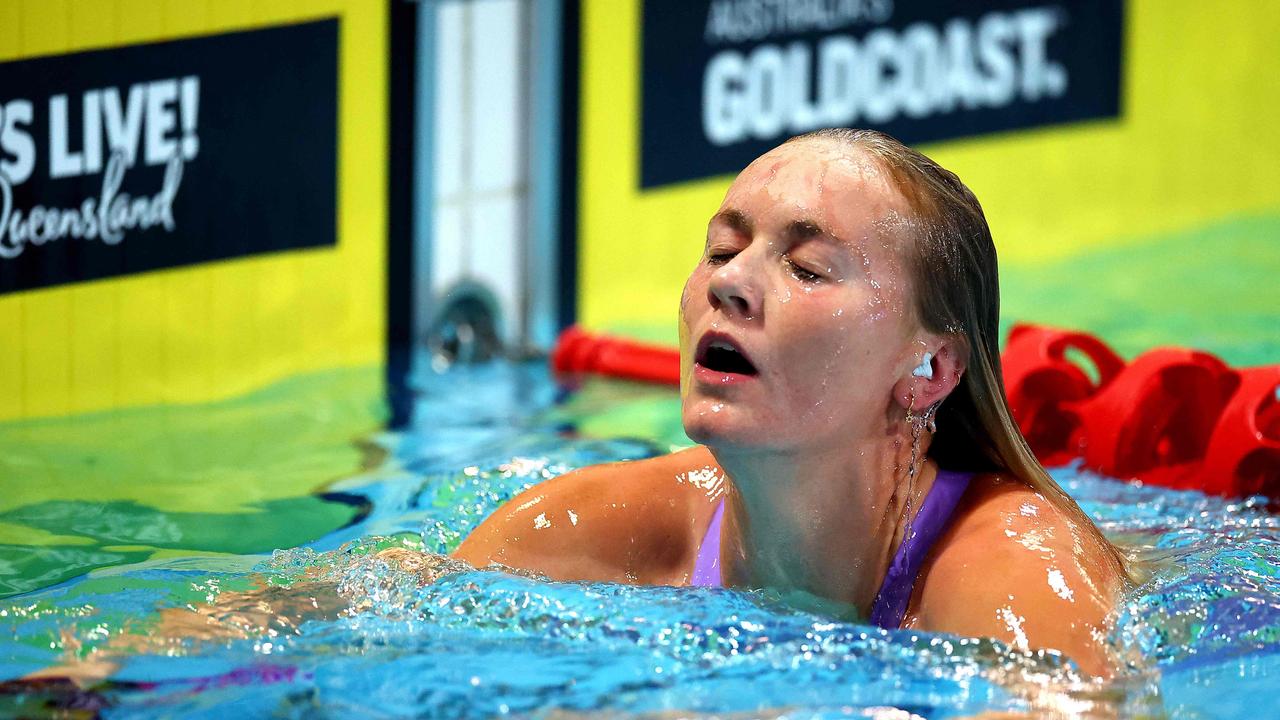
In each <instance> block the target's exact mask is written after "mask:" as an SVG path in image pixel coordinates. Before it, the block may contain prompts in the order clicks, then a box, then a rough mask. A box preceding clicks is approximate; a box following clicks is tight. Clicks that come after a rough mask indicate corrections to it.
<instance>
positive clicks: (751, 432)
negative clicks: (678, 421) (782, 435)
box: [682, 408, 766, 450]
mask: <svg viewBox="0 0 1280 720" xmlns="http://www.w3.org/2000/svg"><path fill="white" fill-rule="evenodd" d="M733 415H734V413H733V412H732V411H731V410H730V409H729V408H725V409H724V410H723V411H721V412H718V413H715V414H713V413H712V412H711V411H710V410H706V411H703V410H694V411H691V412H690V411H686V412H685V413H684V414H683V416H682V420H683V423H682V424H683V425H684V434H685V435H688V436H689V439H690V440H692V441H694V442H696V443H698V444H699V445H706V446H707V447H709V448H724V449H726V450H727V449H731V448H748V447H760V446H761V445H763V444H764V442H765V438H764V437H762V435H763V434H766V433H762V431H761V429H760V428H757V427H754V426H747V425H745V424H744V423H742V422H741V421H740V420H741V419H740V418H735V417H733Z"/></svg>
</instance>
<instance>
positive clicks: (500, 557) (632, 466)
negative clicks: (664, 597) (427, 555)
mask: <svg viewBox="0 0 1280 720" xmlns="http://www.w3.org/2000/svg"><path fill="white" fill-rule="evenodd" d="M723 482H724V473H723V471H721V470H720V468H719V466H718V465H716V463H715V459H714V458H712V456H711V453H710V452H709V451H708V450H707V449H706V448H704V447H694V448H690V449H688V450H682V451H680V452H675V453H671V454H668V455H662V456H659V457H655V458H648V459H645V460H635V461H630V462H620V463H610V464H607V465H596V466H592V467H587V468H582V469H580V470H575V471H573V472H570V473H566V474H564V475H561V476H559V477H556V478H553V479H551V480H548V481H546V482H543V483H540V484H538V485H536V486H534V487H532V488H529V489H528V490H526V491H525V492H523V493H521V494H519V495H517V496H516V497H514V498H512V499H511V500H510V501H509V502H507V503H506V504H505V505H503V506H502V507H501V508H499V509H498V510H497V511H495V512H494V513H493V514H492V515H491V516H489V518H487V519H486V520H485V521H484V522H483V523H481V524H480V526H479V527H477V528H476V529H475V531H473V532H472V533H471V535H470V536H469V537H468V538H467V539H466V540H465V541H464V542H463V543H462V545H461V546H460V547H459V548H458V550H457V551H455V553H454V555H455V556H456V557H458V558H460V559H462V560H466V561H467V562H470V563H471V564H473V565H479V566H483V565H487V564H489V563H491V562H497V563H501V564H503V565H507V566H510V567H518V568H524V569H528V570H534V571H536V572H540V573H543V574H545V575H547V576H549V577H552V578H555V579H560V580H609V581H619V582H648V583H662V582H669V581H674V580H678V571H679V569H680V567H681V564H682V563H683V562H684V561H685V560H686V559H687V558H686V556H687V554H688V553H689V552H690V549H689V547H688V545H689V538H690V537H691V535H690V532H691V529H692V528H694V527H696V526H697V525H698V523H702V524H705V522H706V521H707V520H706V518H709V517H710V513H711V509H712V507H713V506H712V500H711V498H712V496H716V497H718V493H720V492H723V489H722V487H721V486H722V484H723ZM703 516H705V517H703ZM673 573H675V574H673Z"/></svg>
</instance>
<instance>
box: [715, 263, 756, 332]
mask: <svg viewBox="0 0 1280 720" xmlns="http://www.w3.org/2000/svg"><path fill="white" fill-rule="evenodd" d="M745 254H746V253H739V254H738V255H737V256H735V257H734V258H733V259H732V260H730V261H729V262H727V263H725V264H724V265H721V266H720V267H719V268H717V269H716V271H715V272H714V273H712V275H711V281H710V282H709V283H708V284H707V300H708V301H709V302H710V303H711V307H712V308H715V309H717V310H723V311H725V312H727V313H731V314H737V315H741V316H742V317H743V318H746V319H748V320H749V319H751V318H754V317H756V316H757V315H759V312H760V291H759V289H758V288H757V287H756V284H755V282H754V281H753V280H752V277H751V275H750V273H748V272H747V269H746V267H745V263H744V261H743V255H745Z"/></svg>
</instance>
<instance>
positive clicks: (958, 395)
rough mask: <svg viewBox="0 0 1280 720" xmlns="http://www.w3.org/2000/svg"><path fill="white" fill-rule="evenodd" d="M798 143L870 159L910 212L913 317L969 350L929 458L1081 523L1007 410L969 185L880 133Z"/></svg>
mask: <svg viewBox="0 0 1280 720" xmlns="http://www.w3.org/2000/svg"><path fill="white" fill-rule="evenodd" d="M804 140H828V141H834V142H837V143H841V144H845V145H851V146H854V147H856V148H858V149H860V150H862V151H863V152H865V153H866V154H867V155H868V156H870V157H871V158H874V159H875V160H876V162H877V163H879V164H880V166H881V167H882V168H883V169H884V170H885V171H886V172H887V173H888V174H889V176H890V177H891V178H892V179H893V180H894V182H895V184H896V186H897V189H898V190H899V192H901V193H902V195H903V197H904V198H905V199H906V200H907V203H908V205H909V206H910V207H911V209H912V211H913V212H914V214H915V216H916V217H914V218H909V221H910V222H909V227H912V228H913V229H914V233H913V234H914V239H915V243H914V251H913V252H911V255H912V256H913V257H910V258H908V267H909V268H910V270H909V272H910V275H911V277H912V282H913V285H914V287H915V299H916V312H917V315H918V318H919V320H920V323H921V325H922V326H923V327H924V328H925V329H926V330H928V331H930V332H933V333H938V334H949V335H952V336H959V337H960V339H961V340H962V342H960V343H958V345H959V346H960V347H959V348H958V352H961V353H965V352H967V353H968V357H967V363H966V367H967V369H966V370H965V373H964V375H963V376H962V377H961V379H960V384H959V385H958V386H957V387H956V388H955V390H954V391H952V393H951V394H950V396H948V397H947V399H946V400H945V401H944V402H943V403H942V405H941V407H939V409H938V413H937V427H938V431H937V433H936V434H935V435H934V437H933V440H932V442H931V443H930V446H929V455H930V456H931V457H932V458H933V459H934V460H935V461H937V463H938V464H939V465H940V466H942V467H945V468H948V469H951V470H971V471H979V472H999V473H1002V474H1005V475H1010V476H1013V477H1016V478H1018V479H1019V480H1021V481H1022V482H1024V483H1026V484H1027V485H1028V486H1030V487H1031V488H1032V489H1034V490H1036V491H1038V492H1040V493H1041V494H1042V495H1044V496H1045V497H1046V498H1048V499H1050V500H1051V501H1052V502H1053V503H1054V504H1055V505H1056V506H1058V507H1059V508H1061V509H1062V510H1064V511H1065V512H1067V513H1068V514H1069V515H1072V516H1074V519H1076V520H1083V521H1084V522H1086V523H1089V520H1088V518H1087V516H1086V515H1085V514H1084V511H1082V510H1081V509H1080V507H1079V506H1078V505H1077V504H1076V502H1075V501H1074V500H1072V499H1071V497H1070V496H1069V495H1067V493H1066V492H1065V491H1064V490H1063V489H1062V488H1061V487H1059V486H1058V484H1057V483H1056V482H1054V480H1053V478H1051V477H1049V474H1048V473H1047V472H1046V471H1045V469H1044V467H1043V466H1042V465H1040V462H1039V461H1038V460H1037V459H1036V456H1035V454H1034V453H1032V452H1031V447H1030V446H1029V445H1027V441H1026V439H1025V438H1024V437H1023V436H1022V431H1021V430H1019V429H1018V425H1017V423H1015V422H1014V420H1013V416H1012V414H1011V413H1010V411H1009V403H1008V400H1007V398H1006V396H1005V390H1004V380H1003V376H1002V374H1001V369H1000V342H999V328H1000V279H999V274H998V272H997V262H996V247H995V242H994V241H993V240H992V238H991V229H990V227H988V226H987V219H986V216H985V215H984V214H983V212H982V205H980V204H979V203H978V198H977V197H976V196H974V194H973V191H971V190H969V188H968V187H966V186H965V184H964V183H963V182H961V181H960V178H959V177H957V176H956V174H955V173H953V172H951V171H950V170H947V169H946V168H944V167H942V166H941V165H938V164H937V163H936V162H934V161H933V160H931V159H929V158H928V157H926V156H924V155H923V154H921V153H919V152H917V151H915V150H912V149H911V148H909V147H907V146H906V145H904V144H902V143H901V142H899V141H898V140H896V139H894V138H893V137H890V136H889V135H886V134H884V133H881V132H877V131H874V130H851V129H844V128H833V129H826V130H818V131H816V132H811V133H808V134H805V135H799V136H797V137H794V138H792V139H791V140H789V141H788V142H789V143H790V142H799V141H804ZM961 359H966V358H963V357H962V358H961ZM1089 524H1092V523H1089ZM1117 557H1118V555H1117Z"/></svg>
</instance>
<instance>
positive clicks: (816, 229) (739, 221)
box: [711, 208, 840, 245]
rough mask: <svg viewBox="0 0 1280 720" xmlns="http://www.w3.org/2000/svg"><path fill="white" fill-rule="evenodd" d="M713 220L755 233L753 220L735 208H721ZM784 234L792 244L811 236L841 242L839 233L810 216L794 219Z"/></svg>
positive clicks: (749, 233) (743, 232)
mask: <svg viewBox="0 0 1280 720" xmlns="http://www.w3.org/2000/svg"><path fill="white" fill-rule="evenodd" d="M711 222H712V223H716V222H720V223H723V224H725V225H728V226H729V227H730V228H732V229H733V230H736V231H737V232H740V233H742V234H744V235H748V236H750V235H751V234H753V226H752V224H751V220H750V219H748V218H747V216H746V215H745V214H743V212H742V211H741V210H736V209H734V208H728V209H726V210H721V211H720V212H718V213H716V214H715V215H713V216H711ZM782 235H783V237H784V238H785V239H786V240H787V242H788V243H789V244H792V245H794V244H798V243H800V242H803V241H805V240H809V239H811V238H829V239H831V240H833V241H835V242H837V243H840V237H839V236H838V235H836V234H835V233H833V232H831V231H830V230H828V229H826V228H824V227H823V226H822V225H821V224H820V223H819V222H818V221H817V220H812V219H809V218H805V219H801V220H793V221H792V222H791V223H790V224H788V225H787V227H786V229H785V230H783V232H782Z"/></svg>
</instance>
